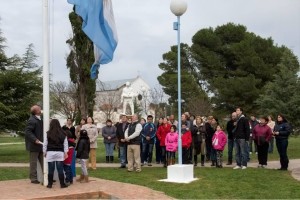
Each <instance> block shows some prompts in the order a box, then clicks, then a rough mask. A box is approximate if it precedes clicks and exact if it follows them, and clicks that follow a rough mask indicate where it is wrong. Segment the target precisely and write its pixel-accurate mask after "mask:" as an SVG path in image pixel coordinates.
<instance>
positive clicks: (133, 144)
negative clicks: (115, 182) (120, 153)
mask: <svg viewBox="0 0 300 200" xmlns="http://www.w3.org/2000/svg"><path fill="white" fill-rule="evenodd" d="M142 129H143V127H142V125H141V124H140V123H139V120H138V116H137V115H136V114H134V115H133V116H132V123H131V124H129V125H128V128H127V129H126V131H125V140H126V141H127V142H128V146H127V160H128V168H127V171H129V172H132V171H133V167H134V166H135V167H136V172H141V171H142V169H141V149H140V145H141V136H140V134H141V131H142Z"/></svg>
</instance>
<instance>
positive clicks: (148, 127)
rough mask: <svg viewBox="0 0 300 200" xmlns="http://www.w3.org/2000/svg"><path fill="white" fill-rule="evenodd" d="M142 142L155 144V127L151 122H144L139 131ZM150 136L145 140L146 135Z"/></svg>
mask: <svg viewBox="0 0 300 200" xmlns="http://www.w3.org/2000/svg"><path fill="white" fill-rule="evenodd" d="M141 136H142V143H149V144H155V136H156V127H155V125H154V124H153V123H146V124H145V125H144V127H143V130H142V132H141ZM147 136H148V137H150V140H147V139H146V137H147Z"/></svg>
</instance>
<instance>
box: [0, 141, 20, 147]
mask: <svg viewBox="0 0 300 200" xmlns="http://www.w3.org/2000/svg"><path fill="white" fill-rule="evenodd" d="M13 144H25V142H10V143H0V146H6V145H13Z"/></svg>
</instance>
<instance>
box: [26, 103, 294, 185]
mask: <svg viewBox="0 0 300 200" xmlns="http://www.w3.org/2000/svg"><path fill="white" fill-rule="evenodd" d="M31 113H32V115H31V117H30V119H29V120H28V124H27V127H26V130H25V136H26V149H27V150H28V151H29V152H30V180H31V183H39V181H38V179H37V169H36V166H37V162H38V161H39V162H40V163H42V159H43V157H45V159H46V160H47V162H48V186H47V187H48V188H51V187H52V184H53V181H54V180H53V173H54V169H55V166H56V169H57V172H58V177H59V181H60V186H61V188H65V187H67V186H69V185H70V184H72V183H73V177H75V176H76V170H75V169H76V168H75V161H76V159H78V160H79V162H80V164H81V174H80V177H79V178H78V179H77V181H79V182H82V183H85V182H89V179H88V168H91V169H94V170H95V169H96V152H97V151H96V150H97V138H98V135H99V130H98V129H97V126H96V125H95V124H94V120H93V118H92V117H88V118H87V119H85V118H84V119H82V120H81V121H80V124H79V125H78V126H77V127H76V128H75V127H74V126H73V122H72V120H71V119H68V120H67V123H66V125H64V126H63V127H61V126H60V124H59V121H58V120H57V119H52V120H51V121H50V127H49V130H48V131H47V137H45V139H43V126H42V122H41V117H40V116H41V109H40V107H39V106H36V105H35V106H33V107H32V108H31ZM180 122H181V123H178V121H177V120H175V116H174V115H170V116H169V117H161V118H159V119H158V121H157V123H155V122H154V118H153V116H151V115H149V116H147V119H143V118H142V119H140V120H139V118H138V115H135V114H134V115H133V116H131V117H130V118H128V117H127V116H126V115H121V116H120V121H119V122H117V123H115V124H113V122H112V121H111V120H110V119H108V120H107V121H106V124H105V126H104V127H103V128H102V129H101V133H102V137H103V143H104V145H105V162H106V163H112V162H114V150H116V149H117V150H118V158H119V161H120V168H126V166H127V171H128V172H132V171H136V172H141V171H142V166H144V165H148V166H152V163H153V162H156V164H162V166H163V167H167V166H168V165H174V164H175V163H176V152H177V151H178V144H181V148H182V163H183V164H193V165H194V166H197V165H198V157H200V163H201V166H205V163H207V162H210V163H211V164H210V166H213V167H214V166H215V167H217V168H222V167H223V151H224V148H225V146H226V144H228V161H227V163H226V165H233V158H234V157H233V152H235V162H236V166H235V167H234V168H233V169H246V168H247V163H248V162H249V161H250V155H251V154H252V153H255V154H257V158H258V167H259V168H265V167H266V166H267V161H268V153H273V147H274V140H276V147H277V150H278V153H279V155H280V164H281V168H280V170H287V169H288V163H289V159H288V156H287V147H288V137H289V135H290V133H291V126H290V124H289V123H288V121H287V120H286V119H285V117H284V116H283V115H281V114H278V116H277V120H276V121H273V120H272V117H271V116H262V117H260V118H259V120H257V119H256V117H255V116H254V115H251V116H250V119H248V118H247V117H246V116H245V115H244V114H243V110H242V108H237V109H236V110H235V112H233V113H232V114H231V119H230V120H229V121H228V122H227V124H226V128H225V127H223V125H222V123H219V120H218V119H216V118H215V117H213V116H208V117H204V116H192V115H190V114H189V113H188V112H186V113H184V114H183V115H182V116H181V121H180ZM179 124H181V127H178V126H179ZM179 129H180V131H181V137H180V138H179V134H178V130H179ZM226 133H227V134H226ZM179 140H180V142H178V141H179ZM154 149H155V161H153V153H154ZM233 150H234V151H233ZM89 160H90V164H89ZM41 166H43V165H42V164H41Z"/></svg>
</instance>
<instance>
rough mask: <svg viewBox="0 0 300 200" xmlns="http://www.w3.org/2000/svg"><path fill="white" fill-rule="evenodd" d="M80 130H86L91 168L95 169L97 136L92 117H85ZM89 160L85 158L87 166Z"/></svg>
mask: <svg viewBox="0 0 300 200" xmlns="http://www.w3.org/2000/svg"><path fill="white" fill-rule="evenodd" d="M81 129H82V130H86V131H87V133H88V137H89V139H90V156H89V157H90V159H91V167H92V169H94V170H95V169H96V149H97V138H98V129H97V126H96V125H95V124H94V119H93V118H92V117H88V118H87V124H85V125H83V126H82V128H81ZM88 164H89V161H88V160H87V164H86V165H87V166H89V165H88Z"/></svg>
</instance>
